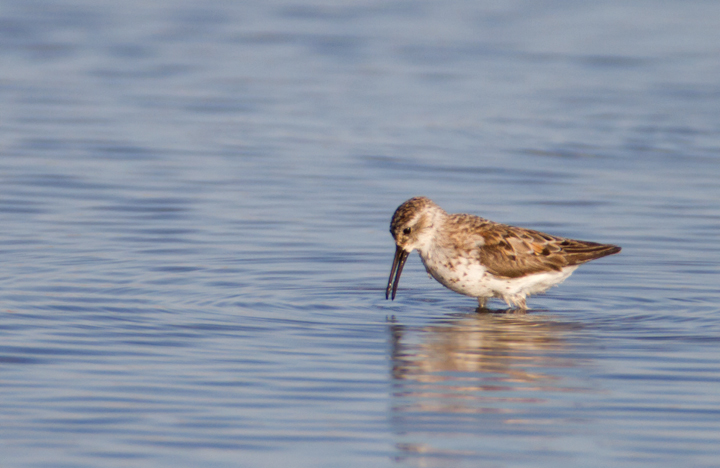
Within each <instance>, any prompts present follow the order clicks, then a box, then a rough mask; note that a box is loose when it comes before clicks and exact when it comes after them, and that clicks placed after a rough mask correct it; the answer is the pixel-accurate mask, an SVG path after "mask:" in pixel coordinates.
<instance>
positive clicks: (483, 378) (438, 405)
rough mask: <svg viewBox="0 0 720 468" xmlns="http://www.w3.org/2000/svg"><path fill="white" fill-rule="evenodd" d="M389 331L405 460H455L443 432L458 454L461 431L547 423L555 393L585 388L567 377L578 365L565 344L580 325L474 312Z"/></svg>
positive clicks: (396, 417)
mask: <svg viewBox="0 0 720 468" xmlns="http://www.w3.org/2000/svg"><path fill="white" fill-rule="evenodd" d="M389 328H390V333H391V335H392V377H393V383H394V385H393V396H392V398H393V405H392V414H393V425H394V430H395V431H396V433H397V434H399V435H400V434H401V435H402V437H401V438H400V439H399V440H398V441H397V443H396V447H397V448H398V449H399V450H400V451H401V452H403V453H405V454H406V455H408V454H409V453H414V454H418V453H435V454H439V453H443V454H445V455H452V454H451V453H447V452H446V450H447V448H441V447H442V445H443V443H442V442H440V439H438V438H437V436H438V435H439V434H443V433H445V434H447V433H452V438H451V439H448V440H453V441H454V442H453V444H452V445H453V446H454V449H453V450H450V452H453V453H455V450H456V449H459V447H457V446H456V445H457V439H456V437H458V436H462V435H463V434H465V435H467V436H477V435H479V433H482V432H483V431H498V430H503V429H502V427H503V426H504V427H506V428H508V427H513V428H519V427H522V426H520V425H522V424H523V423H535V424H538V423H539V424H543V423H542V421H541V419H542V418H543V417H545V416H544V415H543V412H542V411H539V412H538V411H537V409H538V408H543V407H546V406H547V405H546V403H547V400H548V398H553V397H552V395H553V394H556V392H563V393H564V394H566V392H574V391H586V389H583V388H578V387H574V386H573V385H572V383H571V382H568V381H567V379H565V378H564V377H563V374H564V372H563V369H566V368H568V367H574V366H576V365H577V362H576V361H575V360H574V359H573V358H572V357H570V356H568V349H567V348H568V345H567V344H566V342H565V341H564V340H563V335H564V334H566V333H567V332H569V331H571V330H572V328H574V326H573V325H571V324H567V323H560V322H557V321H554V320H553V319H552V318H551V317H548V316H540V315H535V314H533V315H522V314H521V315H513V314H469V315H460V316H456V317H451V318H449V319H446V320H443V321H441V322H437V323H434V324H432V325H429V326H426V327H422V328H413V327H405V326H403V325H399V324H397V323H391V324H390V327H389ZM550 406H552V405H550ZM508 425H513V426H508ZM504 430H508V429H504ZM460 452H463V453H464V452H466V450H461V451H460ZM455 454H456V455H457V454H459V452H458V453H455ZM467 455H468V453H465V455H463V456H467Z"/></svg>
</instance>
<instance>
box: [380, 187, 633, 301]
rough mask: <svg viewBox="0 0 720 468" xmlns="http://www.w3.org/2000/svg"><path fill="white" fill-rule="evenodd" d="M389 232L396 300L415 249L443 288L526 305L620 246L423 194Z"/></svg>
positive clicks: (401, 211)
mask: <svg viewBox="0 0 720 468" xmlns="http://www.w3.org/2000/svg"><path fill="white" fill-rule="evenodd" d="M390 233H391V234H392V236H393V238H394V239H395V244H396V245H397V247H396V249H395V259H394V260H393V264H392V269H391V270H390V278H389V279H388V285H387V290H386V291H385V298H386V299H388V298H392V299H393V300H394V299H395V293H396V292H397V287H398V283H399V282H400V274H401V273H402V270H403V266H404V265H405V261H406V260H407V257H408V255H409V254H410V252H412V251H413V250H415V249H417V250H418V252H419V253H420V258H421V259H422V262H423V265H425V269H426V270H427V272H428V273H429V274H430V275H431V276H432V277H433V278H435V279H436V280H437V281H438V282H440V284H442V285H443V286H445V287H446V288H448V289H451V290H453V291H455V292H457V293H460V294H464V295H466V296H471V297H476V298H477V299H478V303H479V306H480V308H484V307H485V305H486V304H487V300H488V299H490V298H491V297H496V298H500V299H503V300H504V301H505V302H506V303H507V304H508V305H509V306H510V307H516V308H519V309H526V308H527V306H526V303H525V298H526V297H528V296H530V295H532V294H539V293H542V292H545V291H547V290H548V289H549V288H551V287H552V286H555V285H556V284H560V283H562V282H563V281H564V280H565V279H566V278H567V277H568V276H570V275H571V274H572V272H573V271H575V270H576V269H577V267H579V266H580V265H582V264H583V263H585V262H589V261H590V260H595V259H596V258H601V257H604V256H606V255H612V254H615V253H618V252H620V247H618V246H615V245H609V244H598V243H595V242H587V241H581V240H574V239H566V238H563V237H557V236H551V235H549V234H545V233H542V232H539V231H533V230H531V229H524V228H520V227H515V226H509V225H507V224H500V223H495V222H493V221H489V220H487V219H484V218H481V217H479V216H473V215H469V214H447V213H446V212H445V211H444V210H443V209H442V208H440V207H439V206H437V205H436V204H435V203H433V201H432V200H430V199H429V198H426V197H415V198H411V199H410V200H408V201H406V202H405V203H403V204H402V205H400V206H399V207H398V209H397V210H395V214H394V215H393V217H392V221H391V223H390Z"/></svg>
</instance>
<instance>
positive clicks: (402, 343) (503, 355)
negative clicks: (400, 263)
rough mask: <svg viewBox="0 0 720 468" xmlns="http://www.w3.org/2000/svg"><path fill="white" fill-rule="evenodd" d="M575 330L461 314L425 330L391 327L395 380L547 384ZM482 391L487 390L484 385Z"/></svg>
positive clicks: (538, 320)
mask: <svg viewBox="0 0 720 468" xmlns="http://www.w3.org/2000/svg"><path fill="white" fill-rule="evenodd" d="M571 328H572V326H571V325H568V324H560V323H558V322H553V321H548V320H545V319H544V317H542V316H537V315H525V314H512V315H510V314H492V313H480V314H477V313H476V314H462V315H459V316H455V317H451V318H450V319H446V320H443V321H441V322H438V323H436V324H433V325H429V326H426V327H423V328H419V329H418V328H415V329H412V328H406V327H404V326H402V325H399V324H397V323H391V325H390V330H391V333H392V362H393V377H394V378H395V379H400V380H410V381H415V382H441V381H443V382H446V381H448V380H450V381H452V380H457V381H463V382H465V381H467V380H468V379H469V380H472V381H475V382H480V381H483V382H486V381H491V382H495V383H500V382H516V383H517V382H542V381H549V380H554V378H553V377H552V376H551V375H548V374H546V373H542V372H539V371H537V370H536V369H537V368H540V367H546V366H550V367H555V366H558V365H559V366H565V365H568V364H569V363H568V362H565V361H566V360H565V359H564V358H562V357H558V356H557V355H556V353H555V352H556V351H559V350H562V349H563V347H564V344H563V341H562V338H561V337H562V334H563V331H567V330H570V329H571ZM476 389H477V390H483V389H485V386H484V385H479V386H477V388H476Z"/></svg>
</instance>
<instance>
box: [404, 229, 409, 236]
mask: <svg viewBox="0 0 720 468" xmlns="http://www.w3.org/2000/svg"><path fill="white" fill-rule="evenodd" d="M403 234H405V235H406V236H407V235H408V234H410V228H405V229H403Z"/></svg>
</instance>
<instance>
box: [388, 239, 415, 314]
mask: <svg viewBox="0 0 720 468" xmlns="http://www.w3.org/2000/svg"><path fill="white" fill-rule="evenodd" d="M408 255H410V252H407V251H406V250H405V249H403V248H402V247H400V246H399V245H398V246H397V248H396V249H395V258H394V259H393V264H392V269H391V270H390V278H388V285H387V289H386V290H385V299H390V298H392V300H393V301H394V300H395V293H396V292H397V288H398V284H400V275H401V274H402V270H403V267H404V266H405V260H407V258H408ZM390 291H392V296H391V295H390Z"/></svg>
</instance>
